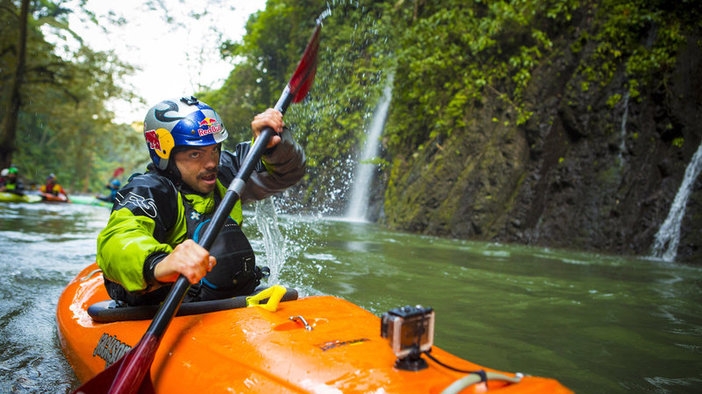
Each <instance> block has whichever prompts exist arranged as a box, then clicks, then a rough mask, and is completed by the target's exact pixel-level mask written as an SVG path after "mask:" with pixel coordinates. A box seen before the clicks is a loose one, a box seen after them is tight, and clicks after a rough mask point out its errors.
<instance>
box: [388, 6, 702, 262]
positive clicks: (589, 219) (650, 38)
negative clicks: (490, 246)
mask: <svg viewBox="0 0 702 394" xmlns="http://www.w3.org/2000/svg"><path fill="white" fill-rule="evenodd" d="M683 3H685V2H683ZM685 4H687V3H685ZM692 7H695V6H692ZM597 12H598V11H597V10H596V9H595V7H593V8H590V9H581V10H579V11H578V12H575V13H574V15H573V19H572V23H571V24H570V27H569V28H568V29H564V30H562V34H561V33H556V32H555V31H554V32H552V36H551V37H552V42H553V48H552V49H551V50H550V51H549V54H548V55H547V56H544V57H542V58H541V59H539V61H538V63H537V64H536V65H535V66H534V67H533V68H532V70H531V78H530V79H529V82H528V84H527V86H526V88H525V89H524V90H523V92H522V93H521V96H520V97H519V98H520V99H521V100H523V101H522V102H523V103H524V106H523V107H522V108H520V107H519V105H517V104H515V103H512V102H510V101H509V100H506V99H505V95H504V94H502V93H501V92H502V91H504V89H502V88H503V87H504V86H508V85H509V84H508V83H507V84H504V85H500V84H499V83H494V84H488V85H486V86H485V87H483V89H482V90H481V91H482V95H481V96H480V97H479V98H478V99H476V100H466V105H465V106H463V110H462V111H461V115H460V117H461V119H460V122H456V125H457V126H456V127H454V128H453V130H452V132H450V133H432V134H431V135H430V136H429V137H428V138H425V139H424V140H422V141H420V142H419V143H418V144H417V145H416V146H415V147H414V148H413V149H398V148H396V147H395V148H393V146H390V147H389V149H388V153H387V155H388V156H387V158H388V160H389V161H390V162H391V163H392V165H391V166H390V170H389V171H390V172H389V174H388V173H386V174H385V177H386V178H387V185H386V189H385V201H384V206H383V215H382V217H381V218H380V221H382V222H383V223H385V224H386V225H388V226H389V227H391V228H394V229H399V230H405V231H412V232H418V233H424V234H432V235H440V236H449V237H455V238H460V239H475V240H484V241H498V242H515V243H523V244H531V245H541V246H551V247H565V248H573V249H579V250H591V251H600V252H607V253H619V254H633V255H648V254H649V253H650V251H651V246H652V244H653V240H654V236H655V234H656V232H657V230H658V229H659V227H660V225H661V223H662V222H663V221H664V220H665V218H666V216H667V214H668V211H669V209H670V205H671V203H672V201H673V199H674V198H675V194H676V192H677V190H678V188H679V187H680V183H681V181H682V178H683V174H684V172H685V169H686V167H687V165H688V163H689V162H690V159H691V157H692V155H693V154H694V153H695V151H696V150H697V148H698V146H699V145H700V142H701V141H702V50H701V48H702V41H701V36H700V34H699V33H700V25H699V24H697V25H696V27H695V28H694V29H693V32H692V33H691V34H686V35H685V39H684V41H683V42H681V43H680V45H678V46H677V47H676V52H675V54H674V61H672V62H671V63H670V66H669V67H658V68H649V69H647V71H646V72H647V73H639V74H636V72H635V71H632V67H635V66H636V64H640V63H641V62H636V61H635V62H632V61H631V60H632V56H635V54H631V56H628V55H627V54H626V53H624V54H622V56H621V58H616V53H617V52H616V51H611V52H609V54H610V55H611V57H610V58H608V59H604V60H603V59H600V60H599V61H593V59H595V58H596V57H597V56H598V54H599V55H601V48H602V40H601V39H597V37H602V35H601V34H600V35H598V34H599V33H598V32H599V31H601V29H603V25H604V22H602V19H601V18H598V17H597V16H596V13H597ZM664 12H665V10H664ZM671 12H673V13H675V12H678V13H679V12H686V11H685V10H680V9H678V10H673V11H671ZM696 12H697V13H699V10H698V11H696ZM662 31H663V29H661V27H660V26H659V25H657V24H656V23H649V24H646V23H644V24H640V25H638V28H637V30H636V31H635V32H633V36H634V37H635V39H636V40H638V41H637V42H638V43H641V45H643V46H645V47H647V48H649V49H650V48H652V47H655V42H656V40H662V39H663V38H660V37H659V36H658V35H660V34H662ZM612 54H614V55H612ZM627 61H629V63H628V64H627ZM632 64H633V65H634V66H632ZM597 67H601V68H600V69H598V68H597ZM593 68H595V70H594V71H592V69H593ZM587 70H590V74H588V71H587ZM603 70H604V71H603ZM398 74H400V73H398ZM588 75H589V76H590V79H588ZM592 75H595V76H599V78H592ZM603 75H604V76H606V78H601V77H602V76H603ZM398 79H401V77H400V78H398ZM593 79H594V81H593ZM396 85H397V84H396ZM399 88H400V89H396V90H395V94H396V95H401V94H402V87H401V86H400V87H399ZM398 90H399V92H398ZM398 101H399V102H400V103H399V104H398ZM395 105H402V100H397V99H396V98H395V97H393V106H395ZM405 105H406V102H405ZM524 110H528V111H530V112H531V116H528V119H527V120H526V121H520V115H521V114H523V111H524ZM520 111H522V112H520ZM400 112H401V111H399V112H398V111H397V110H395V111H393V110H391V115H390V118H389V122H388V124H393V122H395V123H402V122H401V119H399V118H398V116H401V113H400ZM420 127H422V126H420ZM405 148H406V147H405ZM695 185H696V186H695V187H694V189H693V193H692V195H691V197H690V201H689V203H688V205H687V211H686V215H685V220H684V222H683V224H682V228H681V234H682V238H681V242H680V247H679V248H678V258H677V260H678V261H688V262H700V261H702V255H701V254H702V248H701V247H702V237H701V235H702V191H701V188H700V186H702V180H700V179H698V180H697V182H696V184H695Z"/></svg>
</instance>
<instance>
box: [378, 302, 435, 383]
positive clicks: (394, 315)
mask: <svg viewBox="0 0 702 394" xmlns="http://www.w3.org/2000/svg"><path fill="white" fill-rule="evenodd" d="M380 336H381V337H383V338H387V339H388V342H389V343H390V347H391V348H392V350H393V352H394V353H395V356H397V360H396V361H395V367H396V368H398V369H402V370H406V371H419V370H421V369H424V368H426V367H427V362H426V361H425V360H424V359H423V358H422V353H424V352H427V351H429V350H431V347H432V345H433V344H434V310H433V309H432V308H428V307H427V308H425V307H423V306H421V305H417V306H409V305H407V306H403V307H400V308H394V309H391V310H389V311H388V312H386V313H384V314H383V315H382V316H381V321H380Z"/></svg>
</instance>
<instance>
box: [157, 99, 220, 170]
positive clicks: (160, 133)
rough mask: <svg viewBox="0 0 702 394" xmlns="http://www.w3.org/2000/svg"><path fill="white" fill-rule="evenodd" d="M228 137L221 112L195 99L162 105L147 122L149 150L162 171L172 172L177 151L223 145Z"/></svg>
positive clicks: (170, 100)
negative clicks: (174, 153)
mask: <svg viewBox="0 0 702 394" xmlns="http://www.w3.org/2000/svg"><path fill="white" fill-rule="evenodd" d="M228 135H229V134H228V133H227V129H226V128H225V127H224V125H223V124H222V120H221V119H220V118H219V115H217V112H215V110H214V109H212V107H210V106H209V105H207V104H205V103H202V102H200V101H198V100H197V99H196V98H195V97H193V96H190V97H183V98H180V99H168V100H164V101H161V102H160V103H158V104H156V105H154V106H153V107H151V109H149V111H148V112H147V113H146V117H145V118H144V138H145V139H146V146H147V148H148V149H149V155H150V156H151V161H152V162H153V163H154V165H155V166H156V167H157V168H159V169H161V170H165V169H166V168H168V160H169V159H170V157H171V153H172V152H173V149H175V148H177V147H187V146H193V147H195V146H209V145H213V144H219V143H220V142H222V141H224V140H225V139H227V136H228Z"/></svg>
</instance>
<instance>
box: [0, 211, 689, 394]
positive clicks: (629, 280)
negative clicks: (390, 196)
mask: <svg viewBox="0 0 702 394" xmlns="http://www.w3.org/2000/svg"><path fill="white" fill-rule="evenodd" d="M247 215H248V217H249V218H250V217H251V216H255V215H256V214H255V212H254V211H251V212H247ZM259 215H260V214H259ZM107 216H108V210H107V209H106V208H102V207H93V206H85V205H75V204H62V205H60V204H56V205H50V204H43V203H38V204H5V203H0V249H1V250H2V252H3V253H2V259H1V260H0V270H1V271H0V272H2V275H0V284H1V286H0V363H1V364H0V393H65V392H70V391H71V389H73V388H75V387H76V385H77V382H76V380H75V377H74V376H73V373H72V371H71V368H70V366H69V365H68V364H67V363H66V361H65V360H64V358H63V354H62V353H61V350H60V347H59V345H58V341H57V334H56V332H57V331H56V323H55V306H56V300H57V298H58V296H59V294H60V293H61V291H62V289H63V287H64V286H65V285H66V283H67V282H68V281H69V280H70V279H71V278H73V276H74V275H76V274H77V273H78V271H79V270H80V269H81V268H83V267H84V266H85V265H87V264H89V263H90V262H92V261H93V260H94V258H95V237H96V235H97V233H98V232H99V230H100V229H101V227H102V226H103V225H104V223H105V221H106V219H107ZM266 221H268V222H269V223H270V222H272V223H274V224H277V226H276V227H274V229H273V231H271V230H270V229H266V228H265V227H266V226H264V225H263V224H262V223H266ZM245 230H246V232H247V233H248V234H249V236H250V238H251V239H252V244H253V246H254V249H256V251H257V252H258V254H259V257H258V259H259V263H262V264H266V265H269V266H271V268H272V272H273V274H272V276H271V282H280V283H284V284H286V285H288V286H293V287H296V288H298V289H299V291H300V293H301V294H302V295H312V294H323V293H324V294H333V295H337V296H341V297H343V298H346V299H348V300H350V301H352V302H354V303H356V304H358V305H361V306H362V307H364V308H366V309H368V310H370V311H372V312H374V313H376V314H378V315H380V314H382V313H383V312H385V311H387V310H389V309H391V308H394V307H398V306H403V305H407V304H411V305H415V304H422V305H424V306H431V307H433V308H434V310H435V311H436V335H435V345H436V346H439V347H441V348H443V349H445V350H449V351H451V352H452V353H454V354H457V355H459V356H461V357H463V358H466V359H469V360H471V361H474V362H476V363H478V364H482V365H485V366H488V367H491V368H497V369H500V370H504V371H513V372H516V371H519V372H524V373H527V374H533V375H542V376H548V377H553V378H556V379H558V380H559V381H561V382H562V383H563V384H565V385H567V386H568V387H570V388H571V389H573V390H575V391H576V392H578V393H642V392H646V393H698V392H702V267H693V266H686V265H680V264H675V263H664V262H661V261H653V260H647V259H637V258H626V257H618V256H603V255H598V254H591V253H582V252H575V251H564V250H551V249H544V248H529V247H521V246H507V245H498V244H489V243H475V242H466V241H456V240H446V239H439V238H433V237H424V236H417V235H410V234H404V233H397V232H392V231H387V230H384V229H382V228H380V227H378V226H375V225H372V224H368V223H355V222H346V221H341V220H339V221H336V220H330V219H320V218H314V217H301V216H285V215H282V216H280V217H277V218H276V217H268V218H267V219H266V220H258V221H256V220H248V222H247V224H246V225H245ZM269 245H274V246H273V248H275V249H276V253H270V256H272V257H271V258H267V256H266V253H265V251H266V250H268V249H269V248H270V246H269ZM281 262H284V263H281Z"/></svg>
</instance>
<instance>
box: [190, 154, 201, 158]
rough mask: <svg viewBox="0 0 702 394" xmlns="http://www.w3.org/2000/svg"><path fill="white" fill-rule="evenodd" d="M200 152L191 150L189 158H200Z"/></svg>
mask: <svg viewBox="0 0 702 394" xmlns="http://www.w3.org/2000/svg"><path fill="white" fill-rule="evenodd" d="M200 156H201V155H200V152H191V153H190V158H191V159H199V158H200Z"/></svg>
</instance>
